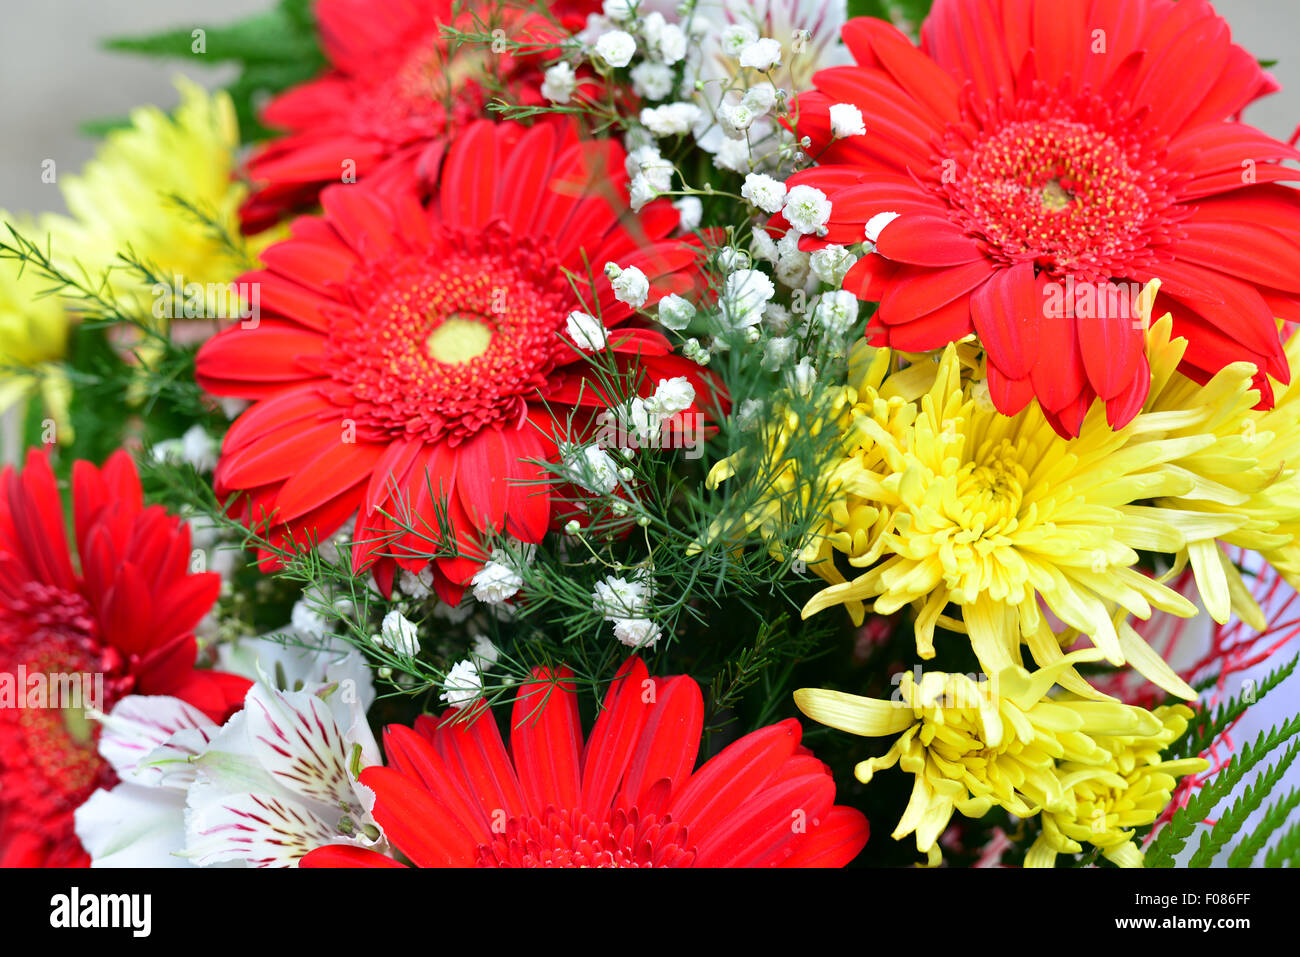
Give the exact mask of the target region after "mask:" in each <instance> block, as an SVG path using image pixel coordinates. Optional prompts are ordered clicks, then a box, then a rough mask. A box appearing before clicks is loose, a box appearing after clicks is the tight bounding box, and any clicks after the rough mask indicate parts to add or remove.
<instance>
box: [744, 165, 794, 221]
mask: <svg viewBox="0 0 1300 957" xmlns="http://www.w3.org/2000/svg"><path fill="white" fill-rule="evenodd" d="M740 195H741V196H743V197H744V198H745V200H746V202H748V203H749V204H750V205H752V206H756V207H758V208H759V209H761V210H762V211H763V212H765V213H779V212H780V211H781V207H782V206H783V205H785V183H783V182H781V181H780V180H778V179H773V178H772V177H771V176H768V175H767V174H766V173H750V174H749V175H748V176H746V177H745V184H744V185H743V186H741V187H740Z"/></svg>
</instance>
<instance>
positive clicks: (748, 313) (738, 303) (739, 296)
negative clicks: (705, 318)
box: [722, 269, 776, 328]
mask: <svg viewBox="0 0 1300 957" xmlns="http://www.w3.org/2000/svg"><path fill="white" fill-rule="evenodd" d="M774 295H776V287H775V286H773V285H772V280H771V279H769V278H768V277H767V275H766V274H765V273H762V272H760V271H759V270H757V269H738V270H736V271H735V272H733V273H731V274H730V275H729V276H727V278H726V280H724V281H723V284H722V301H723V303H724V304H725V305H726V310H727V316H728V318H729V319H730V321H731V323H732V326H733V327H735V328H741V327H744V326H752V325H754V324H756V323H758V322H759V321H761V320H762V318H763V307H764V306H765V305H766V304H767V302H768V300H769V299H771V298H772V297H773V296H774Z"/></svg>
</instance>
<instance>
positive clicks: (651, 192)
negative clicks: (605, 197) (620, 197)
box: [627, 173, 659, 213]
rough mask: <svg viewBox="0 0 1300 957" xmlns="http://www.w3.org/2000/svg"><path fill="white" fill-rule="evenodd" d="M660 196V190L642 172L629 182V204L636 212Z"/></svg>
mask: <svg viewBox="0 0 1300 957" xmlns="http://www.w3.org/2000/svg"><path fill="white" fill-rule="evenodd" d="M658 196H659V190H657V189H655V188H654V184H653V183H651V182H650V180H648V179H646V177H645V176H644V175H643V174H641V173H637V174H636V175H635V176H633V177H632V182H631V183H629V184H628V187H627V199H628V205H629V206H631V207H632V212H634V213H639V212H640V211H641V210H642V209H644V208H645V206H646V204H647V203H651V202H653V201H654V200H655V199H657V198H658Z"/></svg>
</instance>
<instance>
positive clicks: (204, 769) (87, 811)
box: [76, 638, 381, 867]
mask: <svg viewBox="0 0 1300 957" xmlns="http://www.w3.org/2000/svg"><path fill="white" fill-rule="evenodd" d="M219 658H220V661H219V663H220V664H221V666H222V667H223V668H225V669H226V670H229V671H234V672H236V673H239V672H243V673H246V674H247V673H250V672H255V671H257V670H260V671H261V672H262V673H263V674H264V675H265V674H271V675H274V678H275V680H276V681H277V682H279V683H281V684H282V685H283V686H284V687H286V688H288V689H293V690H290V691H286V692H278V691H274V690H273V689H272V688H270V687H269V685H267V684H266V681H267V680H268V679H266V678H265V677H264V678H263V679H262V681H261V682H260V683H259V684H257V685H254V686H253V688H252V689H250V691H249V694H248V696H247V697H246V698H245V711H243V712H240V714H238V715H236V716H235V717H233V718H231V720H230V721H228V722H227V723H226V725H225V726H224V727H218V725H217V724H216V723H215V722H213V721H212V720H211V719H209V718H208V717H207V716H206V715H205V714H203V713H202V712H201V711H198V710H197V709H195V708H193V707H191V706H190V705H188V704H186V703H185V702H183V701H180V700H179V699H177V698H171V697H167V696H162V695H147V696H146V695H129V696H127V697H125V698H123V699H122V700H121V701H119V702H118V703H117V705H116V706H115V707H114V708H113V711H112V713H111V714H109V715H106V716H103V717H102V718H101V719H100V720H102V721H103V724H104V731H103V733H102V734H101V736H100V741H99V749H100V753H101V754H102V755H103V756H104V759H105V760H106V761H108V762H109V764H110V765H111V766H112V767H113V770H114V771H115V772H116V773H117V775H118V777H119V778H120V779H121V783H120V784H118V785H117V787H115V788H114V789H113V790H112V791H104V790H100V791H97V792H95V794H93V795H92V796H91V798H90V799H89V800H88V801H87V802H86V803H85V804H83V805H82V806H81V807H80V808H79V809H78V810H77V813H76V822H77V834H78V837H79V838H80V839H81V841H82V844H83V846H84V847H85V848H86V850H87V851H88V852H89V853H90V855H91V858H92V866H95V867H185V866H189V865H190V864H191V863H192V861H191V859H190V858H188V857H187V856H186V854H185V853H184V852H185V848H186V845H187V842H188V840H189V836H188V834H187V818H190V820H191V821H192V819H193V810H192V808H193V807H194V804H193V802H191V801H190V798H191V793H192V792H193V791H194V790H195V789H196V788H199V789H201V790H204V793H206V794H207V795H208V796H209V797H212V796H214V792H213V791H212V790H211V789H210V787H209V785H210V778H211V775H212V774H213V771H212V770H211V769H212V768H213V766H214V764H215V765H220V766H221V767H222V768H223V772H222V773H223V774H224V775H225V776H226V777H228V778H229V779H231V780H233V781H235V782H236V783H237V785H238V787H237V790H238V791H239V792H240V794H243V792H245V791H247V793H248V794H253V793H257V794H260V795H261V796H262V799H263V800H264V801H265V802H266V804H267V807H273V806H274V807H278V811H279V812H280V813H281V814H282V815H285V816H282V817H281V818H280V819H279V820H278V821H277V820H276V818H275V817H274V816H273V815H274V814H275V813H276V811H273V810H266V811H265V813H262V814H259V817H262V818H263V819H264V821H258V820H257V819H256V818H240V817H238V816H236V817H235V819H234V820H233V821H229V822H228V823H227V825H226V826H225V828H224V833H225V834H227V835H234V836H236V837H238V838H239V839H238V840H230V841H229V842H228V846H227V848H226V851H227V853H224V854H222V855H221V860H223V861H225V862H229V863H235V864H244V865H252V866H256V865H258V864H265V863H279V864H294V863H296V861H297V859H298V858H299V857H301V856H302V854H305V853H306V852H307V851H309V850H312V849H313V848H314V847H316V846H319V845H320V844H332V843H356V844H359V845H361V846H367V847H369V846H376V845H377V844H379V843H380V841H379V837H380V835H379V831H378V828H376V827H375V826H374V822H373V821H370V820H369V818H368V815H363V816H362V820H363V822H364V824H365V825H366V827H368V828H369V830H368V831H367V830H366V827H363V828H362V833H358V832H356V830H355V828H354V827H353V825H354V824H355V823H356V821H355V820H353V822H352V824H348V825H340V822H341V821H342V818H341V817H340V816H339V812H340V810H341V809H339V808H337V807H334V808H331V809H330V813H329V815H327V816H326V817H325V818H323V819H322V820H323V822H324V823H323V825H321V824H318V823H309V821H308V818H307V817H305V816H304V815H305V814H306V813H307V812H308V811H309V810H310V805H309V804H307V803H304V801H303V799H302V798H301V795H299V794H298V792H295V791H293V790H292V788H288V787H286V785H285V784H284V780H285V779H286V776H287V778H289V779H292V780H294V781H297V782H299V783H301V782H302V781H304V780H311V779H312V777H313V775H318V774H320V773H321V770H322V768H335V767H337V766H338V763H339V762H347V766H348V775H347V779H348V780H347V783H346V788H344V786H343V782H342V781H341V780H340V781H337V782H335V784H336V785H337V788H338V791H339V793H340V794H343V795H344V796H345V797H347V798H348V800H349V801H351V802H353V803H354V804H355V802H357V801H358V800H359V801H361V803H362V805H364V807H368V806H369V804H368V803H367V802H369V800H370V799H369V798H368V797H367V795H366V794H365V793H360V794H358V791H357V789H358V788H360V785H357V784H356V783H355V777H354V776H353V775H352V774H351V770H352V763H353V760H354V759H355V761H356V764H357V765H358V766H368V765H370V764H378V763H381V762H380V757H379V749H378V748H377V747H376V745H375V742H374V737H373V736H372V735H371V732H370V726H369V725H368V724H367V722H366V719H365V713H366V709H367V708H368V707H369V706H370V703H371V702H372V701H373V700H374V687H373V684H372V682H371V678H370V672H369V669H368V668H367V667H366V664H365V661H364V660H363V659H362V657H361V656H360V655H359V654H358V653H357V652H356V651H355V650H353V649H351V648H349V647H346V646H344V645H342V644H341V643H331V644H327V645H322V646H320V647H316V648H304V647H301V646H296V645H286V644H281V643H278V642H275V641H271V640H269V639H262V638H257V639H247V640H245V641H242V642H239V643H237V644H234V645H223V646H222V647H221V650H220V652H219ZM259 689H260V690H259ZM284 695H288V696H290V697H289V698H288V699H287V700H289V701H291V702H292V704H293V707H294V708H295V709H297V710H296V711H295V713H294V716H293V718H292V719H288V718H284V717H283V716H282V718H281V724H282V728H283V729H287V728H290V727H297V728H300V729H301V728H302V727H303V722H307V723H310V724H312V731H313V733H317V734H318V740H320V738H319V735H320V734H321V732H320V729H321V728H329V729H332V731H331V732H330V733H331V734H332V735H333V739H332V740H334V741H337V742H341V743H339V744H338V745H337V748H336V750H337V753H335V748H334V746H333V745H332V746H331V748H329V749H327V750H328V751H329V753H328V754H327V755H325V756H324V757H322V756H320V755H318V754H317V751H318V749H317V748H315V747H309V746H308V745H307V744H306V743H305V740H306V739H304V738H302V737H300V736H298V735H292V734H291V735H290V738H289V740H288V742H287V744H286V742H284V741H281V742H280V743H281V744H282V745H285V747H284V750H285V751H286V755H287V756H286V755H276V761H275V762H274V763H273V764H271V765H267V764H264V763H262V762H261V761H260V760H257V759H256V758H255V757H249V755H250V753H251V752H250V750H249V748H247V747H245V748H242V750H241V752H240V753H241V754H243V755H244V757H243V758H232V757H230V756H229V754H228V752H229V749H228V747H227V745H226V743H225V742H228V741H229V740H230V738H229V736H230V734H231V733H232V728H237V727H245V728H246V727H247V724H248V720H249V718H248V709H249V708H250V706H252V705H253V704H254V703H256V702H257V701H262V702H263V704H266V702H267V701H273V700H279V698H278V697H277V696H284ZM322 695H323V696H324V698H322V697H320V696H322ZM293 696H296V697H293ZM308 699H310V700H308ZM327 702H328V703H327ZM259 707H260V706H259ZM295 722H296V724H295ZM340 728H342V729H344V730H341V731H340ZM214 752H220V754H221V755H222V757H220V758H216V757H212V755H213V754H214ZM289 765H292V766H293V767H292V770H290V771H289V772H287V775H286V772H285V770H284V769H285V768H286V767H288V766H289ZM254 783H257V784H259V785H262V786H263V789H262V790H260V791H256V792H254V791H253V790H252V788H253V785H254ZM354 785H355V786H354ZM286 795H287V796H286ZM236 797H238V795H236ZM276 801H279V802H280V803H279V804H278V805H276V804H275V802H276ZM187 802H189V804H190V808H191V810H188V811H187ZM221 803H222V805H223V806H235V807H241V808H246V807H247V806H248V801H247V800H246V799H245V798H239V799H238V800H235V799H233V798H232V799H231V800H228V801H222V802H221ZM316 803H317V804H319V802H316ZM363 810H364V808H363ZM219 813H220V812H218V811H211V812H210V813H209V814H208V817H209V818H210V817H212V816H214V815H218V816H219ZM230 813H234V812H230ZM230 824H236V825H238V827H237V828H234V827H230V826H229V825H230ZM340 828H342V829H340ZM295 829H296V830H295ZM344 831H347V833H344ZM276 841H284V842H285V844H284V845H283V846H279V845H276V844H275V843H274V842H276ZM209 862H210V861H208V860H207V859H206V858H205V859H203V860H201V861H199V863H209Z"/></svg>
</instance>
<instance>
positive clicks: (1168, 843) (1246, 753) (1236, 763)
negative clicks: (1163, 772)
mask: <svg viewBox="0 0 1300 957" xmlns="http://www.w3.org/2000/svg"><path fill="white" fill-rule="evenodd" d="M1297 732H1300V715H1296V716H1295V717H1293V718H1292V719H1291V720H1290V721H1288V722H1286V723H1285V724H1283V725H1282V726H1280V727H1276V728H1273V729H1272V730H1271V731H1265V732H1262V733H1261V734H1260V735H1259V737H1257V738H1256V739H1255V740H1254V742H1253V743H1251V744H1248V745H1246V746H1245V747H1244V748H1242V749H1241V751H1239V752H1238V753H1237V754H1234V755H1233V756H1232V760H1231V761H1229V762H1228V765H1227V767H1225V768H1224V769H1223V770H1222V771H1220V772H1219V773H1218V774H1217V775H1215V776H1214V777H1213V778H1212V779H1211V780H1209V781H1207V782H1206V783H1205V784H1204V785H1203V786H1202V787H1201V789H1200V790H1199V791H1197V792H1196V794H1194V795H1193V796H1192V799H1191V800H1190V801H1188V802H1187V806H1186V807H1183V808H1181V809H1180V810H1178V811H1177V812H1176V813H1175V814H1174V816H1173V818H1172V819H1171V820H1170V822H1169V824H1168V825H1167V826H1166V827H1165V828H1163V829H1162V830H1161V831H1160V833H1159V834H1157V835H1156V837H1155V840H1154V841H1152V842H1151V846H1150V847H1149V848H1148V849H1147V853H1146V866H1147V867H1172V866H1173V863H1174V856H1175V855H1176V854H1178V853H1179V852H1180V851H1181V850H1182V849H1183V847H1184V845H1186V843H1187V839H1188V837H1190V836H1191V833H1192V831H1193V830H1195V828H1196V825H1197V824H1199V823H1200V822H1201V821H1203V820H1205V818H1206V817H1207V816H1209V814H1210V812H1211V811H1213V810H1214V808H1215V807H1216V806H1217V805H1218V804H1219V802H1220V801H1222V800H1223V799H1224V798H1225V797H1227V796H1228V795H1229V794H1231V793H1232V789H1233V788H1235V787H1236V786H1237V785H1238V784H1239V783H1240V782H1241V780H1242V778H1244V777H1245V775H1246V773H1247V772H1248V771H1250V770H1251V769H1252V768H1253V767H1255V766H1256V765H1257V764H1259V763H1260V762H1261V761H1263V760H1264V758H1265V757H1267V756H1268V755H1269V753H1270V752H1272V751H1273V749H1274V748H1277V747H1279V746H1280V745H1282V744H1283V743H1284V742H1286V741H1288V740H1289V739H1291V738H1292V737H1294V736H1295V735H1296V733H1297Z"/></svg>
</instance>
